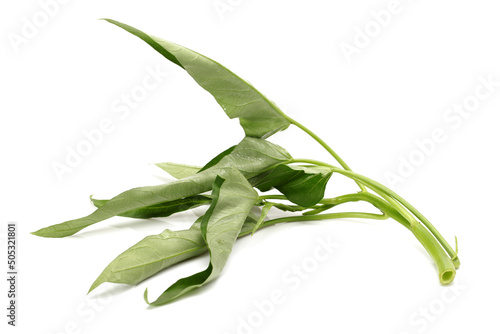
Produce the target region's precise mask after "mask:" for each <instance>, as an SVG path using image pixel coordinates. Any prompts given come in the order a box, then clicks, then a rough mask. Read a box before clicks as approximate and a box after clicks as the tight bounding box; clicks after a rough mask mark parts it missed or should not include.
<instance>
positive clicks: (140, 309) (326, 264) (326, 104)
mask: <svg viewBox="0 0 500 334" xmlns="http://www.w3.org/2000/svg"><path fill="white" fill-rule="evenodd" d="M41 2H43V3H45V2H46V1H43V0H42V1H41ZM214 3H215V2H214V1H213V0H198V1H180V0H176V1H165V0H162V1H152V0H148V1H124V0H120V1H118V0H114V1H111V0H108V1H77V0H73V1H67V3H65V4H59V5H58V8H57V9H55V8H53V7H52V10H53V13H52V14H53V15H52V16H51V17H50V18H49V19H48V20H47V22H43V16H44V14H40V13H41V12H42V10H43V9H42V7H41V5H40V2H38V1H34V0H29V1H16V2H6V1H3V2H2V5H1V9H0V22H1V30H2V31H1V36H2V38H1V42H0V45H1V48H2V52H1V57H2V61H1V62H0V71H1V72H0V73H1V81H0V85H1V92H2V98H1V99H0V104H1V113H2V114H1V115H2V116H1V117H2V121H1V123H0V124H1V130H0V140H1V143H2V144H1V156H2V163H1V164H0V168H1V172H0V180H1V183H0V184H1V189H2V191H1V192H0V203H2V205H1V214H0V221H1V223H2V226H3V227H2V228H1V230H2V231H1V235H2V247H1V249H2V250H1V252H2V253H3V254H5V252H6V251H5V249H6V247H5V232H6V227H5V225H6V224H7V223H8V222H12V221H14V222H17V224H18V233H19V256H18V261H19V284H18V294H19V298H18V306H19V309H18V327H16V328H11V327H10V326H7V325H6V321H7V320H6V317H5V316H4V315H2V316H1V319H3V320H2V325H1V326H2V327H8V329H9V333H43V334H49V333H53V334H55V333H57V334H60V333H96V334H99V333H109V332H111V331H112V332H124V331H127V332H139V331H140V332H151V333H157V332H158V333H160V332H171V333H194V332H198V331H204V332H205V333H276V332H283V333H303V332H306V331H307V332H317V333H337V332H338V333H367V332H369V333H389V334H392V333H394V334H402V333H411V334H413V333H443V332H445V331H446V332H448V333H464V332H472V331H474V332H489V333H493V332H498V330H499V326H498V321H496V320H495V317H497V316H498V313H499V311H500V307H499V304H498V300H499V298H500V292H499V288H498V275H499V273H500V270H499V267H498V255H497V253H498V252H497V247H496V245H497V244H498V236H499V232H500V227H499V223H500V222H499V219H498V216H497V214H496V212H495V208H496V207H498V200H499V199H500V198H499V195H498V191H497V188H498V186H500V182H499V179H498V176H497V173H498V171H499V167H500V164H499V162H498V157H497V155H498V143H499V139H500V135H499V131H498V129H497V127H498V124H499V121H500V116H499V113H498V110H499V107H500V87H499V86H496V87H493V88H492V92H491V93H490V95H489V96H488V97H487V98H484V99H483V100H481V101H479V103H478V105H477V106H474V108H472V109H474V110H473V111H471V112H470V113H469V114H468V116H467V117H464V118H460V119H458V118H457V117H458V116H457V115H458V114H456V113H453V114H449V113H448V111H447V110H448V109H449V108H453V107H454V105H460V104H462V103H464V101H469V102H471V101H472V102H474V94H475V92H476V88H477V87H478V86H480V85H481V81H480V80H481V79H480V77H482V78H485V79H486V78H488V77H490V78H491V80H493V81H495V82H497V85H498V82H499V81H500V42H499V39H498V31H500V20H498V10H499V9H500V8H498V6H497V4H496V3H495V2H494V1H487V0H483V1H439V2H436V1H430V0H420V1H409V0H401V1H400V2H399V5H398V6H396V8H397V10H396V11H397V13H395V14H391V17H390V20H389V19H387V17H386V22H385V23H384V25H385V26H383V27H381V25H380V24H379V23H374V22H377V21H376V20H375V18H374V16H373V14H371V13H372V11H375V12H376V13H380V11H381V10H386V9H387V8H388V7H391V6H392V5H390V1H355V2H354V1H347V0H345V1H307V2H306V1H290V0H287V1H285V0H280V1H264V0H241V1H236V0H232V1H229V0H222V1H220V3H222V4H226V5H227V6H230V7H229V9H228V7H226V11H225V12H223V13H222V14H221V13H220V12H217V10H216V9H215V7H214ZM391 8H392V7H391ZM42 13H43V12H42ZM34 17H35V18H34ZM102 17H109V18H113V19H116V20H119V21H122V22H125V23H128V24H130V25H132V26H135V27H137V28H139V29H142V30H143V31H145V32H148V33H150V34H154V35H157V36H161V37H163V38H165V39H168V40H171V41H173V42H176V43H179V44H181V45H184V46H187V47H189V48H191V49H193V50H196V51H198V52H200V53H202V54H205V55H207V56H209V57H211V58H213V59H215V60H218V61H219V62H221V63H222V64H224V65H225V66H227V67H228V68H230V69H231V70H233V71H234V72H235V73H237V74H239V75H240V76H242V77H243V78H245V79H247V80H249V81H250V82H252V84H254V85H255V86H256V87H257V88H258V89H259V90H261V91H262V92H263V93H264V94H266V95H267V96H269V97H270V98H271V99H273V100H274V101H276V102H277V103H278V105H279V106H281V107H282V109H284V110H285V112H287V113H288V114H289V115H291V116H292V117H293V118H295V119H297V120H299V121H301V122H302V123H304V124H305V125H307V126H308V127H309V128H311V129H312V130H313V131H315V132H316V133H317V134H319V135H320V136H321V137H322V138H323V139H324V140H325V141H327V142H328V143H329V144H330V145H331V146H332V147H334V149H336V150H337V152H338V153H339V154H340V155H341V156H342V157H343V158H344V160H346V161H347V162H348V163H349V164H350V165H351V167H352V168H353V169H354V170H355V171H357V172H359V173H362V174H364V175H367V176H369V177H372V178H374V179H377V180H379V181H381V182H383V183H385V184H387V185H391V186H392V188H394V189H395V190H396V191H397V192H398V193H400V194H401V195H403V197H405V198H406V199H407V200H409V201H410V202H411V203H412V204H414V205H415V206H416V207H417V208H419V209H420V210H421V211H422V212H423V213H424V214H425V215H426V216H428V218H430V220H431V221H432V222H433V223H434V225H435V226H436V227H437V228H438V229H439V230H440V231H441V233H442V234H443V235H444V236H445V237H446V238H447V240H449V241H450V243H452V242H453V238H454V236H455V235H456V236H457V237H458V240H459V249H460V258H461V261H462V267H461V268H460V269H459V270H458V271H457V276H456V281H455V283H454V285H452V288H450V287H444V286H441V285H440V284H439V281H438V278H437V273H436V270H435V267H434V265H433V263H432V261H431V259H430V257H429V256H428V255H427V253H426V252H425V251H424V249H423V248H422V247H421V246H420V244H419V243H418V242H417V241H416V240H415V238H414V237H413V236H412V235H411V233H409V232H408V231H407V230H406V229H404V228H403V227H402V226H400V225H399V224H397V223H396V222H394V221H374V222H372V221H362V220H340V221H323V222H318V223H302V224H288V225H286V224H284V225H279V226H274V227H272V228H269V229H266V230H264V231H261V232H259V233H257V234H256V235H254V236H253V237H251V238H250V237H247V238H244V239H241V240H239V241H238V242H237V244H236V246H235V248H234V250H233V254H232V256H231V258H230V260H229V262H228V263H227V265H226V268H225V270H224V272H223V275H222V276H221V277H220V278H219V279H217V280H216V281H215V282H213V283H211V284H210V285H209V286H206V287H204V288H203V289H201V290H200V291H198V292H196V293H192V294H190V295H189V296H187V297H185V298H182V299H180V300H178V301H176V302H174V303H171V304H169V305H166V306H162V307H157V308H148V307H147V305H146V303H145V302H144V301H143V299H142V294H143V291H144V289H145V288H146V287H147V288H149V292H150V296H157V295H158V294H160V293H161V292H162V291H163V290H164V289H166V288H167V287H168V286H169V285H170V284H172V283H173V282H174V281H175V280H177V279H178V278H180V277H183V276H186V275H189V274H192V273H194V272H196V271H198V270H201V269H203V268H205V266H206V264H207V260H208V259H207V257H200V258H197V259H196V260H193V261H188V262H186V263H184V264H181V265H177V266H175V267H172V268H170V269H169V270H167V271H165V272H162V273H161V274H158V275H156V276H154V277H153V278H151V279H148V280H147V281H145V282H142V283H141V284H139V285H138V286H137V287H124V286H118V285H112V284H107V285H103V286H102V287H100V288H99V289H98V290H96V291H95V292H94V293H92V294H91V295H89V296H87V295H86V292H87V289H88V288H89V286H90V284H91V283H92V282H93V280H94V279H95V278H96V277H97V276H98V274H99V273H100V271H101V270H102V269H103V268H104V267H105V266H106V265H107V264H108V263H109V262H110V261H111V260H112V259H113V258H114V257H115V256H117V255H118V254H119V253H120V252H122V251H123V250H125V249H126V248H128V247H129V246H131V245H132V244H134V243H135V242H137V241H138V240H140V239H142V238H143V237H144V236H146V235H150V234H157V233H160V232H161V231H162V230H163V229H165V228H171V229H184V228H186V227H187V226H189V224H190V223H191V222H192V220H193V219H195V217H196V216H195V214H192V213H186V214H183V215H178V216H173V217H170V218H166V219H157V220H151V221H143V220H137V221H136V220H132V219H125V218H115V219H111V220H109V221H106V222H102V223H99V224H97V225H95V226H93V227H91V228H88V229H86V230H84V231H82V232H81V233H79V234H77V235H75V236H73V237H68V238H64V239H44V238H39V237H35V236H33V235H30V234H29V232H31V231H34V230H37V229H39V228H41V227H44V226H47V225H51V224H55V223H59V222H62V221H65V220H68V219H73V218H77V217H80V216H84V215H87V214H89V213H90V212H91V211H92V206H91V204H90V203H89V199H88V196H89V195H90V194H94V195H96V197H100V198H106V197H110V196H113V195H115V194H117V193H119V192H121V191H123V190H126V189H128V188H131V187H135V186H141V185H151V184H158V183H161V182H164V181H165V180H169V179H168V178H167V177H166V176H165V175H164V174H163V173H162V171H161V170H159V169H156V168H155V167H154V166H152V165H151V164H153V163H155V162H162V161H174V162H181V163H188V164H198V165H203V164H204V163H205V162H207V161H208V160H209V159H210V158H211V157H212V156H214V155H215V154H217V153H219V152H220V151H222V150H223V149H225V148H227V147H229V146H231V145H233V144H235V143H237V142H238V141H239V140H240V139H241V138H242V134H243V132H242V130H241V129H240V128H239V126H238V123H237V121H236V120H229V119H228V118H227V117H226V116H225V115H224V113H223V112H222V110H221V109H220V107H219V106H218V105H217V103H216V102H215V101H214V100H213V98H212V97H211V96H210V95H209V94H208V93H206V92H205V91H203V90H202V89H201V88H199V87H198V86H197V85H196V84H195V83H194V81H193V80H192V79H191V78H190V77H189V76H188V75H187V74H186V73H184V72H183V71H182V70H181V69H179V68H178V67H177V66H175V65H173V64H171V63H169V62H168V61H167V60H165V59H164V58H162V56H161V55H159V54H158V53H156V52H155V51H154V50H153V49H151V48H150V47H149V46H147V45H146V44H145V43H143V42H141V41H140V40H139V39H137V38H135V37H133V36H132V35H130V34H128V33H126V32H125V31H122V30H121V29H119V28H117V27H115V26H112V25H110V24H108V23H106V22H104V21H99V20H97V19H99V18H102ZM34 20H35V23H36V24H38V25H39V27H38V28H36V29H37V30H36V31H35V32H33V31H32V36H27V37H28V38H26V36H25V37H23V35H22V34H23V29H25V30H26V29H27V28H26V27H25V26H26V25H27V24H28V23H26V22H32V23H33V22H34ZM36 20H39V21H36ZM389 21H390V22H389ZM23 27H24V28H23ZM377 27H378V28H379V30H377V29H378V28H377ZM365 28H368V29H373V30H371V31H370V34H371V35H372V36H371V37H368V39H369V40H368V41H367V40H366V38H365V40H364V43H365V44H366V45H364V44H360V43H361V42H363V41H362V40H360V39H362V37H360V33H359V31H360V30H364V29H365ZM24 33H26V31H24ZM13 36H17V37H16V38H21V37H22V38H25V39H24V40H22V41H23V42H22V43H21V44H19V45H18V44H16V43H13V42H12V40H13V38H14V37H13ZM17 41H19V39H17ZM355 43H357V44H355ZM346 44H350V45H352V46H353V47H356V45H358V47H357V53H355V54H352V55H351V57H346V56H345V54H344V53H343V52H342V49H341V46H344V47H345V45H346ZM348 58H349V59H348ZM349 60H350V61H349ZM148 68H149V69H156V68H159V69H160V70H161V71H162V72H168V75H166V76H165V77H164V78H163V79H162V82H161V84H159V85H158V87H157V88H156V89H153V90H151V91H148V93H147V96H146V97H145V99H144V100H143V101H140V102H139V103H138V106H137V107H136V108H134V109H132V110H130V113H129V115H128V116H127V117H122V118H120V117H119V116H120V115H122V116H123V114H120V113H116V112H114V109H113V107H112V106H113V104H114V103H120V98H121V96H122V94H130V93H131V91H133V90H134V89H137V87H138V86H140V85H141V84H142V81H143V79H144V78H145V77H146V76H147V75H148V72H147V69H148ZM479 89H480V91H481V92H483V93H485V92H486V90H484V87H483V88H479ZM117 101H118V102H117ZM476 101H478V100H477V99H476ZM472 102H471V103H472ZM446 115H447V116H448V118H446V119H445V117H446ZM450 117H454V118H453V119H451V118H450ZM103 119H110V120H112V122H113V130H112V131H111V132H110V133H108V134H105V135H104V137H103V140H102V142H100V143H99V144H98V145H94V146H93V147H92V152H91V153H90V154H88V155H87V156H86V157H84V158H83V159H82V161H80V162H79V163H78V165H77V166H76V167H75V168H72V170H71V172H68V173H65V174H64V175H63V176H62V178H61V180H59V179H58V177H57V175H56V173H55V172H54V169H53V165H54V163H55V162H58V163H65V159H66V157H67V154H68V149H75V148H76V147H77V145H79V143H81V142H82V141H85V140H86V137H85V135H84V131H91V130H92V129H95V128H97V127H98V126H99V124H100V122H101V121H102V120H103ZM436 129H441V132H442V133H443V134H444V138H445V139H443V140H442V141H441V142H440V143H435V144H433V145H431V144H429V145H428V146H427V147H428V151H427V154H426V155H424V153H418V152H421V149H419V146H418V145H417V144H416V142H427V143H428V139H429V138H431V136H432V133H433V131H436ZM437 131H439V130H437ZM271 140H272V141H274V142H276V143H278V144H280V145H283V146H285V147H286V148H287V149H288V150H289V151H290V152H291V153H292V155H293V156H295V157H297V158H298V157H303V158H317V159H320V160H328V161H331V159H330V158H329V157H328V156H327V155H326V154H325V153H323V152H322V150H321V148H320V147H319V146H318V145H317V144H315V143H314V142H313V141H312V140H310V139H309V138H308V137H307V136H305V135H304V134H302V133H301V132H299V131H298V130H297V129H294V128H291V129H289V130H288V131H286V132H283V133H280V134H278V135H275V136H274V137H272V138H271ZM432 146H433V147H432ZM419 150H420V151H419ZM410 157H413V158H412V159H413V161H414V162H415V159H417V160H416V161H417V163H414V164H413V165H411V166H410V167H408V165H407V166H406V169H407V170H406V173H403V174H404V175H400V176H401V177H402V178H401V179H400V180H399V181H401V182H397V183H396V184H391V182H390V181H389V180H388V179H387V175H388V173H393V174H392V175H398V173H399V172H398V168H399V169H401V168H403V167H402V164H403V162H401V161H403V160H406V161H409V159H410ZM419 159H420V160H419ZM408 168H409V170H408ZM352 190H355V188H354V186H353V185H352V182H348V181H345V180H343V178H342V177H338V176H336V177H333V178H332V181H331V183H330V186H329V188H328V193H329V194H328V195H335V194H340V193H347V192H349V191H352ZM346 209H347V210H349V209H351V210H362V209H368V207H364V206H363V205H361V204H355V205H352V207H350V208H346ZM197 213H198V214H199V211H197ZM274 215H275V216H276V215H277V214H276V213H274ZM318 240H322V241H323V242H325V241H328V240H333V241H334V242H335V243H337V244H338V245H339V247H338V248H336V249H335V251H334V252H333V253H332V254H331V255H330V256H329V257H328V258H327V259H326V260H325V261H322V262H320V263H318V265H317V266H316V267H307V268H308V270H309V271H311V272H310V273H309V274H308V277H307V278H302V279H299V280H298V281H299V282H300V286H299V287H298V289H293V288H295V287H297V286H298V285H293V284H291V283H290V282H289V281H287V279H286V277H288V278H290V277H292V276H293V275H292V276H290V275H291V273H290V271H289V270H290V269H291V268H292V267H293V266H299V267H301V266H303V265H304V264H307V263H309V264H311V263H313V262H314V261H313V260H311V256H312V255H313V253H314V250H315V249H316V248H317V247H318V245H320V243H319V241H318ZM2 257H3V258H5V261H6V255H2ZM3 261H4V260H2V262H3ZM311 261H313V262H311ZM4 263H5V262H4ZM2 268H5V266H4V265H2ZM311 268H312V269H311ZM5 271H7V270H6V269H5ZM284 277H285V279H284ZM295 279H297V277H295ZM2 282H3V283H2V284H1V285H0V287H1V289H2V290H1V292H0V295H1V296H2V299H1V301H0V304H1V305H2V307H1V308H2V309H3V310H4V311H2V312H3V313H6V311H5V307H4V306H5V305H6V303H7V298H6V292H7V286H6V284H5V283H6V282H5V280H4V279H2ZM295 282H297V280H295ZM297 284H298V283H297ZM275 290H278V291H281V292H282V294H283V296H284V297H283V299H284V300H283V302H282V303H280V304H275V305H274V306H273V310H272V312H264V314H263V312H262V311H259V308H258V307H257V306H256V303H257V304H266V302H264V301H265V300H269V298H270V296H271V294H273V293H274V292H273V291H275ZM256 322H257V323H256ZM2 331H3V330H2Z"/></svg>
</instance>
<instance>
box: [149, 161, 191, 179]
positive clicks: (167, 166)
mask: <svg viewBox="0 0 500 334" xmlns="http://www.w3.org/2000/svg"><path fill="white" fill-rule="evenodd" d="M155 165H156V166H158V167H160V168H161V169H163V170H164V171H165V172H167V173H169V174H170V175H172V176H173V177H175V178H176V179H183V178H185V177H188V176H191V175H194V174H196V173H198V171H199V170H200V169H201V167H198V166H191V165H183V164H176V163H174V162H160V163H157V164H155Z"/></svg>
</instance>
